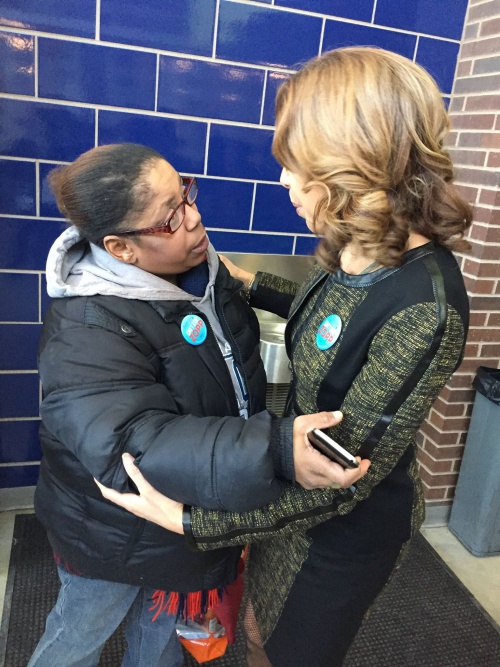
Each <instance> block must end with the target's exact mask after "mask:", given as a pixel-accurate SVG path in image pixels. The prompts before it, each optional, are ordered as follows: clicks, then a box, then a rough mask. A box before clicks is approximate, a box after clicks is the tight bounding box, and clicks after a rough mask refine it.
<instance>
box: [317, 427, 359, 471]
mask: <svg viewBox="0 0 500 667" xmlns="http://www.w3.org/2000/svg"><path fill="white" fill-rule="evenodd" d="M307 437H308V439H309V442H310V443H311V445H312V446H313V447H314V448H315V449H317V450H318V451H319V452H321V453H322V454H324V455H325V456H327V457H328V458H329V459H331V460H332V461H335V463H339V464H340V465H341V466H343V467H344V468H351V469H352V468H359V461H357V460H356V458H355V457H354V456H353V455H352V454H350V453H349V452H348V451H347V450H346V449H344V448H343V447H341V446H340V445H339V444H338V442H335V440H333V439H332V438H330V437H329V436H328V435H326V433H323V431H320V430H319V429H317V428H314V429H313V430H312V431H310V432H309V433H308V434H307Z"/></svg>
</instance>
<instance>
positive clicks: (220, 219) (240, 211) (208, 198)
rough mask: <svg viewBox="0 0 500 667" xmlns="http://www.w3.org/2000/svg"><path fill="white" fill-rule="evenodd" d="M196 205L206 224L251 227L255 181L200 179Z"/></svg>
mask: <svg viewBox="0 0 500 667" xmlns="http://www.w3.org/2000/svg"><path fill="white" fill-rule="evenodd" d="M197 180H198V185H199V187H200V192H199V194H198V199H197V200H196V205H197V206H198V209H199V211H200V213H201V216H202V220H203V224H204V225H205V227H215V228H217V229H249V227H250V213H251V210H252V199H253V183H244V182H242V181H223V180H219V179H215V178H198V179H197Z"/></svg>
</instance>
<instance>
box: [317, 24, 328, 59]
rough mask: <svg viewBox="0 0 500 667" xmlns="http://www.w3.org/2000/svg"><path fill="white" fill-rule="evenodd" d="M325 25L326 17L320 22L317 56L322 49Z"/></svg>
mask: <svg viewBox="0 0 500 667" xmlns="http://www.w3.org/2000/svg"><path fill="white" fill-rule="evenodd" d="M325 25H326V18H324V19H323V23H322V24H321V35H320V36H319V49H318V56H320V55H321V51H322V49H323V39H324V37H325Z"/></svg>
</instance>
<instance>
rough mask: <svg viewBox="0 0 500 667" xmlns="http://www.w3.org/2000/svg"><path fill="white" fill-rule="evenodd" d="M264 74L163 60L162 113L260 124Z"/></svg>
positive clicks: (159, 103)
mask: <svg viewBox="0 0 500 667" xmlns="http://www.w3.org/2000/svg"><path fill="white" fill-rule="evenodd" d="M263 83H264V70H259V69H252V68H250V67H234V66H233V65H224V64H221V63H209V62H205V61H203V60H194V59H187V58H169V57H167V56H161V57H160V79H159V88H158V111H166V112H168V113H175V114H184V115H188V116H206V117H207V118H220V119H223V120H234V121H242V122H245V123H256V124H258V123H259V119H260V110H261V107H262V91H263Z"/></svg>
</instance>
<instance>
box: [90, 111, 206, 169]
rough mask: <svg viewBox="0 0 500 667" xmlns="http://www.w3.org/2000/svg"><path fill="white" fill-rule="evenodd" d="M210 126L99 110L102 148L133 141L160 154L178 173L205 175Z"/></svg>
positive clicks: (194, 122)
mask: <svg viewBox="0 0 500 667" xmlns="http://www.w3.org/2000/svg"><path fill="white" fill-rule="evenodd" d="M206 136H207V124H206V123H201V122H200V123H198V122H196V121H190V120H176V119H174V118H162V117H158V116H145V115H142V114H131V113H121V112H115V111H99V145H102V144H116V143H121V142H123V141H131V142H132V143H136V144H143V145H144V146H150V147H151V148H154V149H155V150H157V151H158V152H159V153H161V154H162V155H163V156H164V157H165V158H166V159H167V160H168V161H169V162H170V163H171V164H172V165H173V166H174V167H175V169H177V171H183V172H186V173H189V174H199V173H202V172H203V165H204V162H205V143H206Z"/></svg>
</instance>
